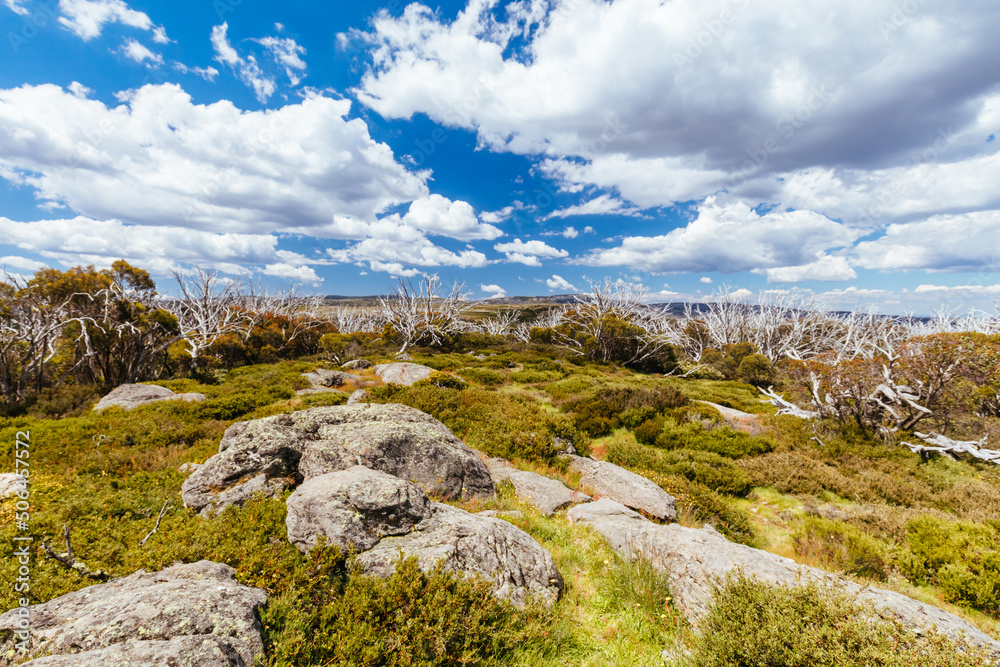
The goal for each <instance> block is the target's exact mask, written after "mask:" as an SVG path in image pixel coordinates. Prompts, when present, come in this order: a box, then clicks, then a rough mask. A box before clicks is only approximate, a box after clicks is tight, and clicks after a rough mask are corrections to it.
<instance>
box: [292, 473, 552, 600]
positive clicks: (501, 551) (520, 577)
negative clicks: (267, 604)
mask: <svg viewBox="0 0 1000 667" xmlns="http://www.w3.org/2000/svg"><path fill="white" fill-rule="evenodd" d="M286 524H287V526H288V537H289V540H290V541H291V542H292V543H293V544H295V545H296V546H297V547H298V548H299V549H300V550H302V551H308V550H309V549H310V548H312V546H314V545H315V544H316V543H317V540H318V539H319V536H320V535H325V536H326V539H327V541H328V542H329V543H331V544H336V545H339V546H341V547H342V548H347V549H352V548H353V549H355V550H357V551H360V552H361V553H360V555H359V556H358V562H359V563H360V564H361V566H362V568H363V569H364V571H365V572H366V573H367V574H372V575H375V576H382V577H386V576H389V575H391V574H392V573H393V572H394V571H395V567H396V563H397V561H398V557H399V553H400V552H402V553H403V554H405V555H407V556H414V557H416V558H417V560H418V563H419V566H420V568H421V569H423V570H425V571H427V570H430V569H432V568H433V567H434V566H435V565H436V564H437V563H438V562H442V565H443V567H444V568H445V569H446V570H449V571H454V572H461V573H464V574H467V575H473V576H479V577H483V578H485V579H487V580H489V581H491V582H492V588H493V593H494V595H496V596H497V597H499V598H506V599H510V600H511V601H512V602H514V603H516V604H521V603H523V602H524V601H525V600H526V599H527V597H528V596H529V595H532V594H537V595H538V596H540V597H541V598H542V599H543V600H546V601H548V602H550V603H551V602H554V601H555V600H556V599H557V598H558V596H559V594H560V592H561V591H562V588H563V581H562V577H561V576H560V575H559V572H558V571H557V570H556V567H555V564H554V563H553V561H552V556H551V555H550V554H549V552H548V551H546V550H545V549H544V548H542V546H541V545H540V544H538V542H536V541H535V540H534V539H532V538H531V536H529V535H528V534H527V533H525V532H524V531H522V530H520V529H519V528H517V527H515V526H513V525H511V524H510V523H508V522H506V521H501V520H499V519H494V518H490V517H485V516H477V515H475V514H470V513H469V512H466V511H464V510H461V509H458V508H455V507H451V506H450V505H444V504H442V503H435V502H431V501H430V499H429V498H428V497H427V495H426V494H425V493H424V491H423V490H422V489H421V488H420V487H418V486H417V485H415V484H412V483H410V482H406V481H403V480H401V479H398V478H396V477H393V476H391V475H388V474H386V473H383V472H378V471H374V470H368V469H366V468H363V467H361V466H356V467H353V468H351V469H349V470H344V471H338V472H332V473H327V474H326V475H323V476H321V477H316V478H313V479H311V480H309V481H307V482H305V483H304V484H303V485H302V486H301V487H299V488H298V489H297V490H296V491H295V493H293V494H292V495H291V496H290V497H289V499H288V516H287V519H286Z"/></svg>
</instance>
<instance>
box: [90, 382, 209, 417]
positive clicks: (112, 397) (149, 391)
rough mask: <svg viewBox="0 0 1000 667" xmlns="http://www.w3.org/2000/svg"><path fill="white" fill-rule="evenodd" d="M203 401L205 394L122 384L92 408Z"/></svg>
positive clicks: (125, 408) (102, 408)
mask: <svg viewBox="0 0 1000 667" xmlns="http://www.w3.org/2000/svg"><path fill="white" fill-rule="evenodd" d="M174 400H177V401H195V402H198V401H204V400H205V394H196V393H193V392H191V393H187V394H175V393H174V392H172V391H170V390H169V389H167V388H166V387H159V386H157V385H155V384H123V385H120V386H118V387H115V389H113V390H112V391H111V393H109V394H108V395H107V396H105V397H104V398H102V399H101V400H100V401H98V402H97V405H95V406H94V410H96V411H98V412H100V411H101V410H106V409H107V408H110V407H112V406H116V407H119V408H122V409H123V410H131V409H132V408H135V407H138V406H140V405H145V404H147V403H155V402H157V401H174Z"/></svg>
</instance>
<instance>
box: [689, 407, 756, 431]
mask: <svg viewBox="0 0 1000 667" xmlns="http://www.w3.org/2000/svg"><path fill="white" fill-rule="evenodd" d="M697 402H698V403H703V404H705V405H708V406H710V407H713V408H715V409H716V410H717V411H718V413H719V414H720V415H722V418H723V419H725V420H726V425H727V426H729V428H731V429H733V430H734V431H742V432H743V433H747V434H749V435H761V434H762V433H764V422H763V421H762V419H761V416H760V415H752V414H750V413H749V412H743V411H742V410H737V409H736V408H727V407H726V406H724V405H719V404H718V403H712V402H711V401H697Z"/></svg>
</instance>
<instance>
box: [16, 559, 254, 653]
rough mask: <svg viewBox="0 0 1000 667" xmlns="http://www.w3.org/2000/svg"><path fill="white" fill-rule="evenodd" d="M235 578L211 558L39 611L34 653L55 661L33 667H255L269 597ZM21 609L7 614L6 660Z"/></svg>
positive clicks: (35, 610)
mask: <svg viewBox="0 0 1000 667" xmlns="http://www.w3.org/2000/svg"><path fill="white" fill-rule="evenodd" d="M234 572H235V571H234V570H233V568H231V567H229V566H228V565H223V564H220V563H213V562H211V561H205V560H203V561H199V562H197V563H188V564H178V565H173V566H171V567H168V568H166V569H164V570H161V571H160V572H144V571H142V570H140V571H138V572H136V573H135V574H132V575H129V576H127V577H123V578H121V579H114V580H112V581H109V582H108V583H105V584H99V585H96V586H90V587H88V588H84V589H81V590H79V591H75V592H73V593H67V594H66V595H63V596H61V597H58V598H55V599H54V600H50V601H49V602H45V603H43V604H37V605H33V606H32V607H30V609H29V612H30V615H31V636H32V647H33V650H35V651H36V652H37V653H46V654H52V655H51V656H50V657H44V658H38V659H36V660H32V661H30V662H28V663H26V664H29V665H32V666H36V665H40V666H42V667H50V666H56V665H59V666H61V665H74V666H75V667H79V666H80V665H85V666H88V667H89V666H93V667H98V666H100V667H107V666H109V665H115V666H117V665H122V666H126V665H127V666H128V667H134V666H135V665H192V666H194V665H198V666H199V667H203V666H204V667H215V666H218V667H250V665H252V664H253V661H254V659H255V658H256V657H257V656H258V655H260V654H261V653H262V651H263V643H262V641H261V625H260V620H259V618H258V612H259V610H260V608H261V607H262V606H263V605H264V604H265V603H266V602H267V594H266V593H265V592H264V591H262V590H260V589H257V588H250V587H247V586H244V585H242V584H240V583H238V582H237V581H236V580H235V579H234V578H233V574H234ZM19 611H20V610H19V609H12V610H11V611H8V612H7V613H5V614H3V615H2V616H0V637H2V638H3V639H2V640H0V641H3V644H0V659H2V657H3V656H6V655H7V654H8V652H9V651H11V650H12V649H13V643H14V641H13V638H12V635H11V633H13V632H15V631H16V630H17V629H18V622H19V620H20V616H19ZM5 635H6V636H5Z"/></svg>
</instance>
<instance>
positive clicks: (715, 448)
mask: <svg viewBox="0 0 1000 667" xmlns="http://www.w3.org/2000/svg"><path fill="white" fill-rule="evenodd" d="M643 435H644V437H648V430H647V431H644V434H643ZM654 444H655V445H656V446H657V447H661V448H663V449H681V448H684V449H697V450H700V451H703V452H714V453H716V454H720V455H722V456H727V457H729V458H731V459H739V458H742V457H744V456H760V455H761V454H766V453H767V452H770V451H773V450H774V443H773V442H771V441H770V440H768V439H767V438H759V437H756V436H752V435H749V434H747V433H743V432H741V431H735V430H733V429H731V428H729V427H728V426H720V427H715V428H705V425H704V424H702V423H701V422H681V423H678V422H677V421H675V420H674V419H673V418H670V417H668V418H666V419H665V420H664V421H663V428H662V431H661V432H660V434H659V435H658V436H657V437H656V440H655V443H654Z"/></svg>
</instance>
